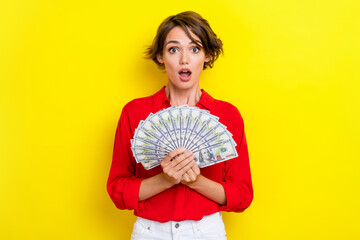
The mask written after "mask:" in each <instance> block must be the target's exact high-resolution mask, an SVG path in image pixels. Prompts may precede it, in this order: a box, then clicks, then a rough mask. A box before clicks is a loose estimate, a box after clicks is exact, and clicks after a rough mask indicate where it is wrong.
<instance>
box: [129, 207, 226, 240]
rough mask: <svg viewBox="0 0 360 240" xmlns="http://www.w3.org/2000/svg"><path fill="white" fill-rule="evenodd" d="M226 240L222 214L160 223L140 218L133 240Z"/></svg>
mask: <svg viewBox="0 0 360 240" xmlns="http://www.w3.org/2000/svg"><path fill="white" fill-rule="evenodd" d="M149 239H151V240H183V239H184V240H191V239H196V240H207V239H209V240H210V239H214V240H215V239H216V240H226V232H225V226H224V222H223V220H222V216H221V213H220V212H217V213H214V214H210V215H207V216H204V217H203V218H202V219H201V220H199V221H193V220H185V221H180V222H176V221H169V222H165V223H160V222H156V221H152V220H148V219H144V218H141V217H138V218H137V220H136V222H135V224H134V229H133V232H132V234H131V240H149Z"/></svg>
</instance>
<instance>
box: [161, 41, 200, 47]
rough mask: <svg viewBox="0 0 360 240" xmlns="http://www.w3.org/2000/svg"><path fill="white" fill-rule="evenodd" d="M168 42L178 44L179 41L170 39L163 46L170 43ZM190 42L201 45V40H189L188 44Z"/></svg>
mask: <svg viewBox="0 0 360 240" xmlns="http://www.w3.org/2000/svg"><path fill="white" fill-rule="evenodd" d="M170 43H175V44H180V42H179V41H176V40H170V41H168V42H167V43H166V44H165V46H166V45H168V44H170ZM192 43H194V44H196V45H199V46H202V44H201V41H199V40H196V41H190V42H189V44H192Z"/></svg>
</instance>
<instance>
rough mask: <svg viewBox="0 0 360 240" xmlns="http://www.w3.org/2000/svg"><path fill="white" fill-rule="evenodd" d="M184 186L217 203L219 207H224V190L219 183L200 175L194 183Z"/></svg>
mask: <svg viewBox="0 0 360 240" xmlns="http://www.w3.org/2000/svg"><path fill="white" fill-rule="evenodd" d="M186 185H187V186H188V187H189V188H191V189H193V190H195V191H197V192H198V193H200V194H202V195H204V196H205V197H207V198H209V199H211V200H213V201H214V202H216V203H219V204H220V205H226V194H225V190H224V188H223V186H222V185H221V184H220V183H218V182H215V181H213V180H211V179H209V178H206V177H204V176H203V175H201V174H200V175H199V176H198V177H197V179H196V181H195V182H192V183H188V184H186Z"/></svg>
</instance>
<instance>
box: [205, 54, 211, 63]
mask: <svg viewBox="0 0 360 240" xmlns="http://www.w3.org/2000/svg"><path fill="white" fill-rule="evenodd" d="M210 60H211V56H210V55H209V54H206V55H205V60H204V62H206V63H207V62H210Z"/></svg>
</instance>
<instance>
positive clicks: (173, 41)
mask: <svg viewBox="0 0 360 240" xmlns="http://www.w3.org/2000/svg"><path fill="white" fill-rule="evenodd" d="M170 43H177V44H179V41H175V40H171V41H168V42H167V43H166V44H165V46H166V45H168V44H170Z"/></svg>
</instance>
